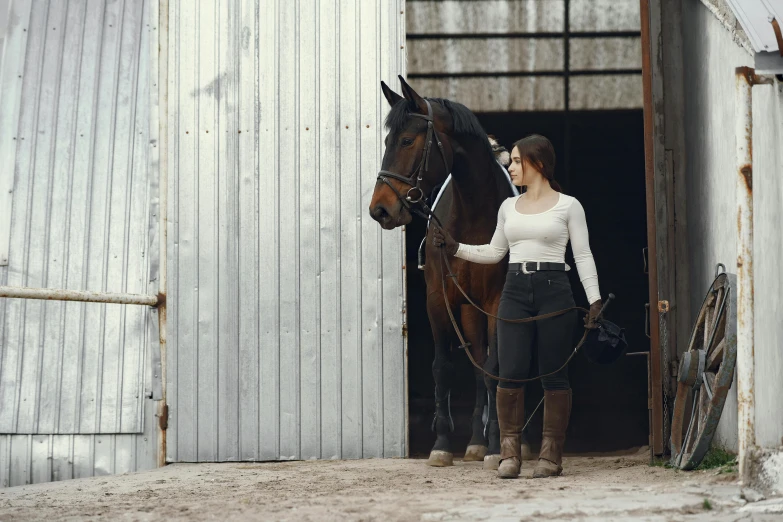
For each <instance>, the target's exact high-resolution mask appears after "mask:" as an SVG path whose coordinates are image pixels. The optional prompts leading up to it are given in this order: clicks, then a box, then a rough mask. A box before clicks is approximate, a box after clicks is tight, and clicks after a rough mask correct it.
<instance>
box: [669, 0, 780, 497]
mask: <svg viewBox="0 0 783 522" xmlns="http://www.w3.org/2000/svg"><path fill="white" fill-rule="evenodd" d="M683 23H684V27H686V28H687V30H685V31H683V34H684V40H683V54H684V70H685V111H686V116H685V140H686V150H687V167H686V178H687V179H686V186H687V195H686V198H687V205H688V240H689V241H688V242H689V245H690V251H689V257H690V274H691V281H690V283H691V299H690V304H691V310H692V313H693V317H696V313H697V312H698V309H699V307H700V305H701V301H702V299H703V298H704V294H705V292H706V289H707V288H708V286H709V284H710V282H711V281H712V278H713V274H714V267H715V264H716V263H719V262H720V263H724V264H725V265H726V266H727V267H729V270H730V271H736V255H737V250H736V237H737V213H736V189H735V181H736V173H735V165H736V158H735V143H736V142H735V129H734V126H735V120H734V118H735V116H734V100H735V68H736V67H739V66H751V67H752V65H753V57H752V56H751V55H750V54H749V53H748V52H747V50H746V49H745V48H744V47H743V46H742V45H741V39H738V38H737V36H736V34H733V33H731V32H730V31H728V30H727V29H726V27H725V26H724V24H723V23H722V22H721V21H720V20H719V19H718V18H717V17H716V16H715V14H714V13H713V12H711V11H710V10H709V9H708V8H707V7H706V6H705V5H704V4H703V3H701V2H699V1H697V0H686V1H684V2H683ZM781 143H783V88H782V87H781V83H780V82H779V81H777V80H776V81H775V84H774V85H757V86H755V87H754V88H753V200H754V221H753V224H754V245H753V260H754V278H755V279H754V294H755V306H754V308H755V358H756V361H755V362H756V366H755V368H756V375H755V398H756V444H757V446H759V447H760V448H762V449H763V450H764V453H766V454H767V455H768V457H764V458H763V459H762V461H763V463H762V465H761V466H760V467H759V469H760V470H761V471H760V473H761V474H762V475H764V476H765V477H766V478H764V480H765V481H766V484H765V485H766V486H767V487H769V488H770V489H777V490H778V491H782V490H783V473H781V469H783V464H781V466H778V464H776V463H779V464H780V463H783V459H781V458H780V454H777V455H775V452H777V451H779V449H780V447H781V446H783V408H781V407H780V397H781V396H783V380H781V379H780V375H781V373H783V351H781V345H783V322H781V321H780V317H779V314H780V311H781V305H782V304H783V299H782V298H781V296H782V295H783V278H781V277H780V259H781V257H783V234H781V230H780V223H781V220H780V208H781V207H783V180H782V179H781V172H783V150H782V149H783V147H781ZM682 348H684V347H682V346H681V347H680V349H682ZM715 442H716V443H717V444H719V445H720V446H722V447H724V448H726V449H728V450H732V451H736V450H737V449H738V441H737V394H736V381H735V386H734V387H733V388H732V390H731V392H730V394H729V397H728V400H727V402H726V406H725V409H724V412H723V417H722V418H721V423H720V426H719V428H718V433H717V435H716V439H715ZM770 454H771V456H769V455H770Z"/></svg>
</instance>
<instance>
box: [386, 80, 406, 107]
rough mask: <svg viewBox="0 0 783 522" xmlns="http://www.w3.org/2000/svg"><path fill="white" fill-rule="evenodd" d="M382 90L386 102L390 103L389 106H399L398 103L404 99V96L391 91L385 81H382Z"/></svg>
mask: <svg viewBox="0 0 783 522" xmlns="http://www.w3.org/2000/svg"><path fill="white" fill-rule="evenodd" d="M381 90H382V91H383V95H384V96H385V97H386V101H387V102H389V105H391V106H392V107H394V106H395V105H397V102H398V101H400V100H401V99H402V96H400V95H399V94H397V93H396V92H394V91H393V90H391V89H390V88H389V86H388V85H386V83H385V82H384V81H383V80H381Z"/></svg>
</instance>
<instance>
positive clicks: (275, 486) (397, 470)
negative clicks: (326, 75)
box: [0, 452, 783, 522]
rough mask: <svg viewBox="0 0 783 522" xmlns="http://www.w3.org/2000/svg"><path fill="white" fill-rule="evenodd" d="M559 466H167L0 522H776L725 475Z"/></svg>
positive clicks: (771, 508)
mask: <svg viewBox="0 0 783 522" xmlns="http://www.w3.org/2000/svg"><path fill="white" fill-rule="evenodd" d="M564 466H565V468H566V473H565V475H564V476H563V477H560V478H556V479H546V480H534V479H531V478H529V477H530V475H531V470H532V465H531V463H529V462H527V463H525V469H524V472H523V477H522V478H521V479H518V480H500V479H498V478H496V476H495V475H494V473H492V472H489V471H484V470H483V469H482V467H481V465H480V464H476V463H462V462H457V463H456V465H455V466H454V467H451V468H440V469H433V468H429V467H427V466H426V465H425V463H424V461H422V460H401V459H387V460H362V461H320V462H315V461H310V462H284V463H264V464H251V463H230V464H177V465H171V466H167V467H166V468H163V469H158V470H155V471H150V472H143V473H134V474H127V475H120V476H107V477H94V478H89V479H78V480H70V481H64V482H56V483H49V484H36V485H31V486H20V487H15V488H7V489H0V520H1V521H8V520H46V521H53V520H85V519H88V520H129V521H136V520H137V521H146V520H226V521H227V520H242V521H244V520H248V521H250V520H296V521H302V520H318V521H322V520H323V521H331V520H334V521H337V520H340V521H343V520H356V521H372V520H379V521H381V520H383V521H386V520H389V521H398V520H423V521H456V520H493V521H495V520H497V521H519V520H547V521H556V520H589V521H599V520H600V521H611V520H646V521H669V520H672V521H677V520H683V521H690V520H709V521H711V522H720V521H724V520H725V521H735V520H754V521H755V520H758V521H766V520H783V502H782V501H781V500H780V499H769V500H764V501H760V502H752V503H748V502H746V501H745V500H744V499H743V498H742V492H741V490H740V488H739V486H738V485H737V482H736V477H734V476H732V475H727V474H721V475H719V474H716V472H694V473H685V472H675V471H673V470H670V469H664V468H660V467H650V466H648V465H647V455H646V454H645V453H644V452H640V453H639V454H635V455H631V456H623V457H593V458H590V457H575V458H569V459H566V461H565V463H564ZM705 499H706V502H705Z"/></svg>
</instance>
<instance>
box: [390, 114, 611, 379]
mask: <svg viewBox="0 0 783 522" xmlns="http://www.w3.org/2000/svg"><path fill="white" fill-rule="evenodd" d="M424 102H425V103H426V104H427V115H426V116H425V115H423V114H418V113H409V116H411V117H413V118H421V119H423V120H425V121H426V122H427V137H426V140H425V142H424V154H423V155H422V158H421V161H420V162H419V165H418V166H417V167H416V169H415V170H414V171H413V174H411V175H410V176H408V177H405V176H402V175H400V174H396V173H394V172H391V171H388V170H381V171H379V172H378V178H377V179H378V180H379V181H381V182H383V183H385V184H386V185H387V186H388V187H389V188H390V189H391V190H392V191H393V192H394V194H396V196H397V198H398V199H399V200H400V202H401V203H402V204H403V206H405V208H406V209H407V210H408V211H409V212H410V213H411V214H415V215H417V216H419V217H421V218H424V219H425V220H426V219H429V218H431V219H434V220H435V221H436V222H437V223H438V226H439V227H441V228H443V223H442V222H441V220H440V219H439V218H438V216H436V215H435V213H434V212H433V211H432V210H431V209H430V207H429V206H428V205H427V203H426V202H425V201H424V191H423V190H422V188H421V182H422V181H423V179H424V174H425V173H426V172H428V171H429V160H430V153H431V152H432V142H433V140H434V141H435V143H436V144H437V146H438V150H439V151H440V154H441V157H442V158H443V165H444V167H446V168H448V165H449V163H448V161H446V153H445V151H444V150H443V141H442V140H441V139H440V134H438V131H437V130H435V120H434V117H433V113H432V106H431V105H430V102H429V100H424ZM389 178H391V179H394V180H397V181H400V182H402V183H405V184H406V185H408V186H409V187H410V189H408V192H407V193H406V194H405V196H403V195H402V193H401V192H400V191H398V190H397V189H396V188H395V187H394V185H392V184H391V183H390V182H389ZM414 179H415V181H414ZM440 258H441V265H440V280H441V287H442V292H443V301H444V302H445V303H446V311H447V312H448V314H449V320H450V321H451V325H452V326H453V327H454V331H455V332H456V334H457V338H458V339H459V342H460V346H459V347H460V348H461V349H463V350H464V351H465V354H467V356H468V359H470V362H471V363H472V364H473V366H475V367H476V369H478V370H480V371H481V372H482V373H483V374H484V375H486V376H487V377H489V378H490V379H493V380H496V381H499V382H512V383H518V384H519V383H526V382H533V381H537V380H540V379H542V378H544V377H549V376H551V375H555V374H556V373H558V372H560V371H561V370H563V368H565V367H566V366H568V363H570V362H571V360H572V359H573V358H574V356H576V353H577V352H578V351H579V348H581V347H582V345H583V344H584V343H585V341H586V340H587V335H588V334H589V333H590V330H589V329H587V328H585V333H584V335H582V338H581V339H580V341H579V343H578V344H577V345H576V346H575V347H574V350H573V352H571V355H570V356H569V357H568V359H566V361H565V363H563V365H562V366H561V367H560V368H558V369H557V370H555V371H553V372H550V373H546V374H543V375H539V376H537V377H532V378H529V379H507V378H504V377H498V376H497V375H493V374H491V373H489V372H488V371H486V370H485V369H484V368H483V367H482V366H481V365H479V364H478V363H477V362H476V360H475V359H474V358H473V354H472V353H471V351H470V347H471V343H470V342H468V341H467V340H466V339H465V337H464V336H463V334H462V330H460V327H459V325H458V324H457V319H456V318H455V317H454V311H453V310H452V309H451V304H450V303H449V298H448V293H447V290H446V278H450V279H451V280H452V281H453V283H454V286H456V287H457V289H458V290H459V291H460V293H461V294H462V295H463V297H464V298H465V299H466V300H467V301H468V303H470V305H471V306H473V307H474V308H475V309H476V310H478V311H479V312H481V313H482V314H484V315H486V316H487V317H491V318H493V319H496V320H498V321H503V322H506V323H517V324H519V323H532V322H535V321H541V320H544V319H551V318H552V317H558V316H560V315H564V314H567V313H568V312H571V311H573V310H579V311H581V312H584V313H589V310H587V309H585V308H582V307H581V306H572V307H570V308H565V309H563V310H558V311H556V312H550V313H548V314H542V315H537V316H535V317H527V318H524V319H506V318H503V317H499V316H497V315H495V314H491V313H489V312H487V311H486V310H484V309H483V308H481V307H480V306H479V305H478V304H476V303H475V301H473V299H471V298H470V296H468V294H467V292H465V290H464V289H463V288H462V286H461V285H460V284H459V281H457V275H456V274H454V272H453V271H452V270H451V264H450V263H449V260H448V256H447V254H446V251H445V250H444V249H443V247H441V248H440ZM444 268H445V269H446V270H444ZM446 272H448V273H446ZM599 316H600V314H599Z"/></svg>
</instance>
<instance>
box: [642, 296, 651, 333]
mask: <svg viewBox="0 0 783 522" xmlns="http://www.w3.org/2000/svg"><path fill="white" fill-rule="evenodd" d="M644 335H646V336H647V338H648V339H651V337H650V303H644Z"/></svg>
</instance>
